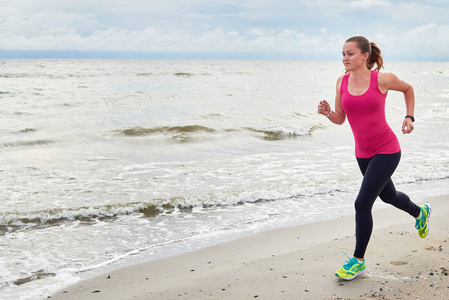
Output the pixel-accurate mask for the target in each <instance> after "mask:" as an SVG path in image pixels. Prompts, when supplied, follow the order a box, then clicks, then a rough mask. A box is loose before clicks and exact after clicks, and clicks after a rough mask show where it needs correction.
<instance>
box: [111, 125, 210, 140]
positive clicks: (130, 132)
mask: <svg viewBox="0 0 449 300" xmlns="http://www.w3.org/2000/svg"><path fill="white" fill-rule="evenodd" d="M114 132H115V133H118V134H120V135H124V136H131V137H133V136H149V135H155V134H168V135H170V136H173V135H176V134H191V133H213V132H216V130H215V129H213V128H209V127H205V126H201V125H185V126H159V127H151V128H144V127H132V128H126V129H120V130H116V131H114Z"/></svg>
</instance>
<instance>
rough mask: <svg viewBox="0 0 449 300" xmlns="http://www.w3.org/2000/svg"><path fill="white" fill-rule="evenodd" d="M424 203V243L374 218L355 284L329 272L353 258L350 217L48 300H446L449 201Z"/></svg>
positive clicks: (401, 216)
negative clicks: (428, 207)
mask: <svg viewBox="0 0 449 300" xmlns="http://www.w3.org/2000/svg"><path fill="white" fill-rule="evenodd" d="M425 202H427V203H429V204H430V205H431V207H432V210H433V212H432V215H431V218H430V232H429V235H428V236H427V237H426V238H424V239H422V238H420V237H419V236H418V233H417V230H416V229H415V228H414V219H413V218H412V217H411V216H409V215H408V214H406V213H404V212H402V211H400V210H398V209H396V208H392V207H389V208H385V209H380V210H376V211H374V231H373V234H372V237H371V241H370V244H369V245H368V250H367V253H366V266H367V272H366V273H365V274H363V275H361V276H359V277H357V278H356V279H354V280H352V281H345V280H341V279H339V278H337V277H336V276H335V275H334V272H335V270H336V269H338V268H340V267H341V265H342V264H343V263H344V261H345V260H346V259H347V257H346V256H345V255H344V254H343V253H342V251H344V252H346V253H347V254H348V255H349V256H352V252H353V249H354V244H355V238H354V226H355V225H354V215H350V216H344V217H339V218H337V219H334V220H330V221H325V222H319V223H312V224H305V225H300V226H296V227H291V228H283V229H277V230H272V231H267V232H262V233H258V234H254V235H251V236H246V237H242V238H238V239H235V240H233V241H231V242H227V243H223V244H219V245H215V246H212V247H208V248H204V249H200V250H197V251H194V252H189V253H185V254H182V255H179V256H174V257H169V258H165V259H161V260H156V261H150V262H147V263H142V264H138V265H132V266H128V267H124V268H122V269H118V270H115V271H112V272H109V273H107V274H103V275H101V276H98V277H95V278H92V279H89V280H85V281H80V282H78V283H76V284H75V285H73V286H70V287H67V288H65V289H63V290H61V291H59V292H57V293H55V294H54V295H52V296H50V297H49V299H57V300H59V299H66V300H69V299H104V300H106V299H108V300H110V299H120V300H125V299H269V300H272V299H449V275H448V273H449V195H443V196H438V197H433V198H429V199H426V201H425ZM423 203H424V202H423Z"/></svg>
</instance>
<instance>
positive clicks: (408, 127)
mask: <svg viewBox="0 0 449 300" xmlns="http://www.w3.org/2000/svg"><path fill="white" fill-rule="evenodd" d="M413 128H414V127H413V121H412V119H410V118H405V119H404V122H403V123H402V133H403V134H407V133H411V132H412V131H413Z"/></svg>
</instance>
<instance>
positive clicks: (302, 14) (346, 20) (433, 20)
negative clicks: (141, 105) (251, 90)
mask: <svg viewBox="0 0 449 300" xmlns="http://www.w3.org/2000/svg"><path fill="white" fill-rule="evenodd" d="M447 16H449V1H447V0H427V1H424V0H397V1H395V0H353V1H351V0H349V1H348V0H146V1H144V0H120V1H115V0H0V58H150V59H165V58H168V59H173V58H176V59H269V60H335V59H340V57H341V49H342V46H343V44H344V42H345V40H346V39H347V38H349V37H351V36H354V35H363V36H365V37H367V38H368V39H369V40H370V41H374V42H376V43H377V44H378V45H379V47H380V48H381V50H382V52H383V55H384V58H385V59H388V60H395V61H449V18H448V17H447Z"/></svg>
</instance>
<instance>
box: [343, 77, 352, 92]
mask: <svg viewBox="0 0 449 300" xmlns="http://www.w3.org/2000/svg"><path fill="white" fill-rule="evenodd" d="M349 76H351V74H345V75H344V76H343V79H342V80H341V86H340V94H341V93H343V92H346V91H347V89H348V80H349Z"/></svg>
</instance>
